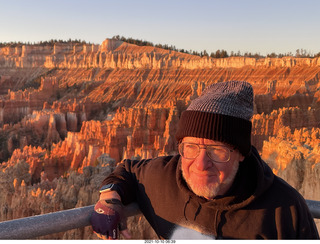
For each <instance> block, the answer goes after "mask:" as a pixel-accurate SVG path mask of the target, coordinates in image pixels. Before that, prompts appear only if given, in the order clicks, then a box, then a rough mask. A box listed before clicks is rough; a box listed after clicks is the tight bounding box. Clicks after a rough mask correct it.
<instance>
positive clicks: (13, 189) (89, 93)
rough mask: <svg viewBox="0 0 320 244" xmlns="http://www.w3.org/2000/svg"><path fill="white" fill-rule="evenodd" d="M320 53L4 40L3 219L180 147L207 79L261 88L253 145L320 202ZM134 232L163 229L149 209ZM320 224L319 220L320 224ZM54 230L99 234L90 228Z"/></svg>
mask: <svg viewBox="0 0 320 244" xmlns="http://www.w3.org/2000/svg"><path fill="white" fill-rule="evenodd" d="M319 77H320V59H319V58H294V57H283V58H260V59H255V58H245V57H230V58H223V59H213V58H209V57H199V56H193V55H189V54H185V53H179V52H175V51H170V50H165V49H160V48H156V47H150V46H136V45H133V44H129V43H125V42H122V41H118V40H113V39H107V40H105V41H104V42H103V43H102V44H101V45H89V44H71V43H56V44H54V45H43V46H41V45H22V46H17V47H14V48H13V47H2V48H0V162H1V164H0V169H1V170H0V189H1V190H2V194H1V196H0V208H1V212H0V220H1V221H4V220H10V219H14V218H20V217H26V216H30V215H35V214H42V213H48V212H53V211H59V210H64V209H69V208H73V207H80V206H86V205H90V204H94V202H95V201H96V200H97V199H98V193H97V189H98V187H99V184H100V182H101V181H102V179H103V178H104V177H105V176H106V175H108V174H110V173H111V171H112V169H113V168H114V166H115V165H116V164H117V163H118V162H120V161H121V160H122V159H124V158H151V157H156V156H159V155H171V154H176V153H177V142H176V141H175V138H174V134H175V131H176V126H177V121H178V120H179V117H180V114H181V112H182V111H183V110H184V109H185V108H186V107H187V106H188V104H189V103H190V101H191V100H192V99H194V98H196V97H197V96H198V95H199V94H200V93H201V91H202V90H203V89H204V88H205V87H206V86H208V85H210V84H212V83H216V82H223V81H227V80H245V81H248V82H250V83H251V84H252V86H253V88H254V92H255V98H254V111H255V114H254V117H253V120H252V121H253V135H252V143H253V145H255V146H256V147H257V148H258V150H259V152H260V153H261V155H262V157H263V158H264V159H265V160H266V162H268V164H269V165H270V166H271V167H272V169H273V171H274V172H275V173H276V174H278V175H279V176H281V177H283V178H284V179H285V180H287V181H288V182H289V183H290V184H291V185H292V186H293V187H295V188H296V189H297V190H298V191H300V193H301V194H303V195H304V196H305V198H308V199H312V200H320V194H319V193H320V185H319V182H320V179H319V175H320V174H319V172H320V161H319V158H320V148H319V145H320V82H319ZM129 226H130V228H131V231H132V232H133V235H134V237H135V238H143V239H147V238H152V239H154V238H156V236H155V235H154V233H153V232H152V230H151V228H150V226H149V225H147V224H146V220H145V219H144V218H143V217H142V216H135V217H133V218H131V219H130V223H129ZM318 226H320V223H318ZM42 238H45V239H48V238H51V239H61V238H63V239H95V238H96V237H95V236H94V234H93V233H92V229H91V227H86V228H84V229H79V230H72V231H68V232H65V233H58V234H54V235H50V236H47V237H42Z"/></svg>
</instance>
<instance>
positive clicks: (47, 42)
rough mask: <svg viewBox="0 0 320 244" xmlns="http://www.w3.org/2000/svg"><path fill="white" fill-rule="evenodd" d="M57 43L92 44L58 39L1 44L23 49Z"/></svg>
mask: <svg viewBox="0 0 320 244" xmlns="http://www.w3.org/2000/svg"><path fill="white" fill-rule="evenodd" d="M56 43H64V44H90V43H88V42H86V41H82V40H80V39H74V40H72V39H71V38H69V40H67V41H65V40H61V39H60V40H57V39H51V40H49V41H39V42H33V43H32V42H0V47H21V46H23V45H32V46H54V44H56Z"/></svg>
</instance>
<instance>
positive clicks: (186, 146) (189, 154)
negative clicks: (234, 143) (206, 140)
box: [178, 142, 234, 163]
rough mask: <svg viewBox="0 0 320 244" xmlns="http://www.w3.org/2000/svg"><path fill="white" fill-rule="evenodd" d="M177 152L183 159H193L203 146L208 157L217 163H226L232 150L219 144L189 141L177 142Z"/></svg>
mask: <svg viewBox="0 0 320 244" xmlns="http://www.w3.org/2000/svg"><path fill="white" fill-rule="evenodd" d="M178 148H179V153H180V155H181V156H182V157H184V158H185V159H195V158H196V157H198V156H199V154H200V149H201V148H205V149H206V153H207V155H208V157H209V158H210V159H211V160H213V161H215V162H218V163H226V162H228V161H229V160H230V155H231V152H233V151H234V150H232V149H230V148H228V147H226V146H220V145H203V144H201V145H200V144H195V143H189V142H182V143H180V144H179V147H178Z"/></svg>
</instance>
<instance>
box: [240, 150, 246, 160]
mask: <svg viewBox="0 0 320 244" xmlns="http://www.w3.org/2000/svg"><path fill="white" fill-rule="evenodd" d="M244 158H245V156H243V155H242V154H241V153H240V152H239V162H242V161H243V160H244Z"/></svg>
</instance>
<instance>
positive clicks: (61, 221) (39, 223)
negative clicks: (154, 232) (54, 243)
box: [0, 203, 140, 240]
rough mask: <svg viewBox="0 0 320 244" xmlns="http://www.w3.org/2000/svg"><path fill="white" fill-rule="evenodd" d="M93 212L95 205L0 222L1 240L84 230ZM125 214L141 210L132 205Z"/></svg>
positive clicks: (135, 213)
mask: <svg viewBox="0 0 320 244" xmlns="http://www.w3.org/2000/svg"><path fill="white" fill-rule="evenodd" d="M93 211H94V205H90V206H86V207H81V208H73V209H68V210H63V211H58V212H54V213H48V214H42V215H36V216H32V217H26V218H20V219H14V220H8V221H4V222H0V239H4V240H19V239H20V240H21V239H22V240H25V239H34V238H36V237H39V236H45V235H49V234H54V233H59V232H64V231H67V230H72V229H77V228H82V227H85V226H88V225H90V217H91V214H92V212H93ZM124 212H125V215H126V216H127V217H130V216H134V215H137V214H139V213H140V210H139V207H138V205H137V204H135V203H132V204H130V205H128V206H126V207H125V210H124Z"/></svg>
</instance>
